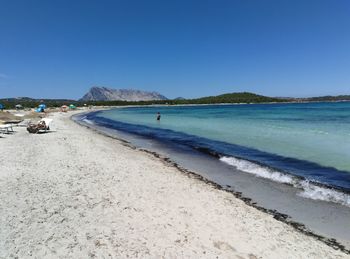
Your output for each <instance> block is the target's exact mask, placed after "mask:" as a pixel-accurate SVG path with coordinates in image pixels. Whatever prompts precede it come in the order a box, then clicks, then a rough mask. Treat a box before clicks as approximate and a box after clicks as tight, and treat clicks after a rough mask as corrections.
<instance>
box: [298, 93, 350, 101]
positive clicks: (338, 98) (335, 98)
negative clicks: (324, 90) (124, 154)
mask: <svg viewBox="0 0 350 259" xmlns="http://www.w3.org/2000/svg"><path fill="white" fill-rule="evenodd" d="M300 99H302V100H306V101H309V102H332V101H350V95H337V96H331V95H327V96H319V97H310V98H300Z"/></svg>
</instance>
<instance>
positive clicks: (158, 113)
mask: <svg viewBox="0 0 350 259" xmlns="http://www.w3.org/2000/svg"><path fill="white" fill-rule="evenodd" d="M157 121H160V112H157Z"/></svg>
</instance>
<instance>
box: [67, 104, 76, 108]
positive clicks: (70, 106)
mask: <svg viewBox="0 0 350 259" xmlns="http://www.w3.org/2000/svg"><path fill="white" fill-rule="evenodd" d="M69 108H70V109H76V108H77V107H76V106H75V105H74V104H71V105H69Z"/></svg>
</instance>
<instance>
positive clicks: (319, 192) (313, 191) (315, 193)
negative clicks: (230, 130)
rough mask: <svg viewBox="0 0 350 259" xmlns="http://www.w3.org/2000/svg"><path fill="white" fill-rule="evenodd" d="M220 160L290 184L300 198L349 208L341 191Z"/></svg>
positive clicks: (348, 200)
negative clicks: (297, 191)
mask: <svg viewBox="0 0 350 259" xmlns="http://www.w3.org/2000/svg"><path fill="white" fill-rule="evenodd" d="M220 160H221V161H222V162H224V163H226V164H229V165H231V166H233V167H235V168H237V169H238V170H241V171H244V172H247V173H250V174H254V175H255V176H257V177H262V178H266V179H270V180H272V181H275V182H279V183H287V184H292V185H293V186H294V187H296V188H298V189H299V190H300V189H301V190H300V192H299V193H298V195H299V196H301V197H304V198H309V199H313V200H322V201H328V202H334V203H338V204H342V205H345V206H348V207H350V195H349V194H346V193H343V192H341V191H337V190H334V189H330V188H326V187H321V186H317V185H315V184H313V183H310V182H309V181H306V180H298V179H297V178H295V177H293V176H290V175H287V174H285V173H282V172H279V171H276V170H273V169H271V168H267V167H263V166H261V165H258V164H256V163H253V162H250V161H247V160H244V159H238V158H235V157H227V156H224V157H221V158H220Z"/></svg>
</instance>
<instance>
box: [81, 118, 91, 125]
mask: <svg viewBox="0 0 350 259" xmlns="http://www.w3.org/2000/svg"><path fill="white" fill-rule="evenodd" d="M82 121H83V122H86V123H87V124H91V125H94V123H93V121H91V120H88V119H82Z"/></svg>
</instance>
